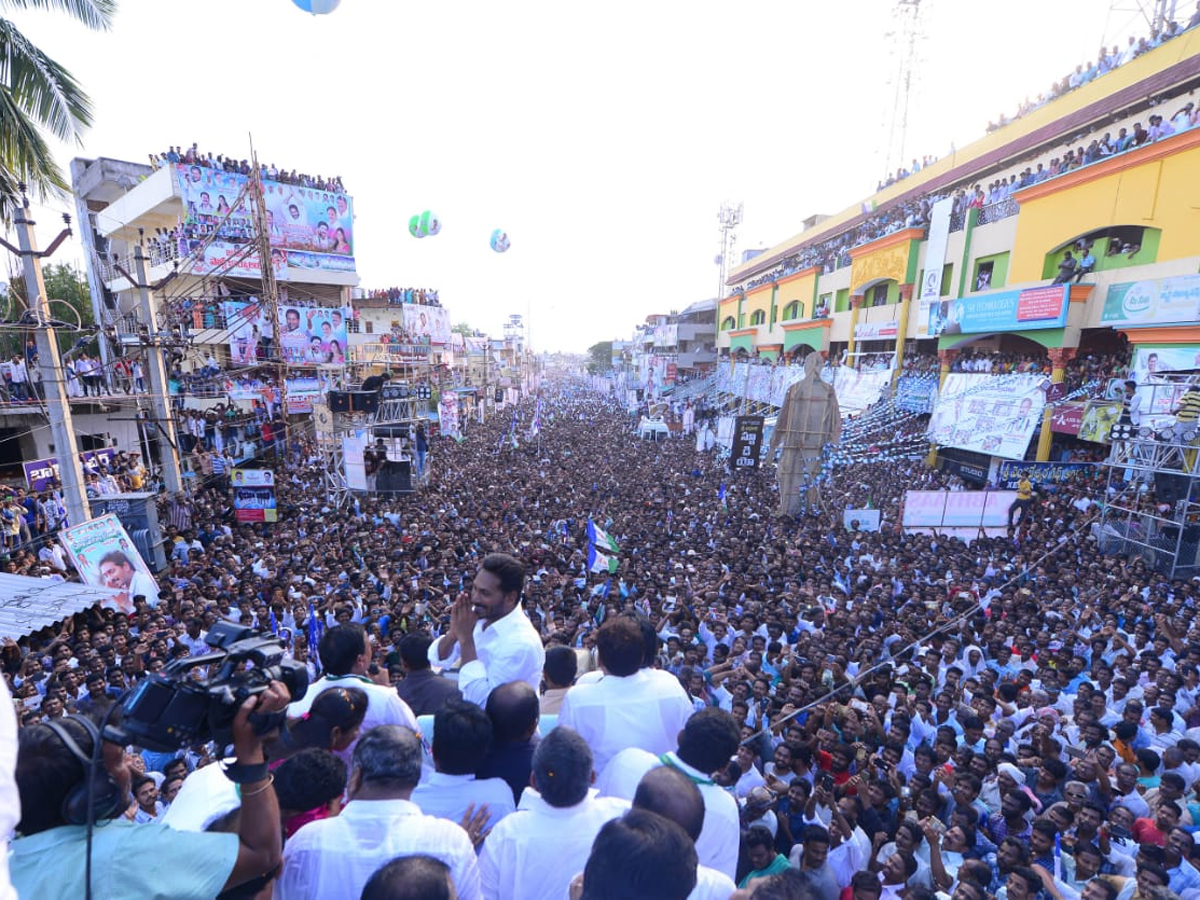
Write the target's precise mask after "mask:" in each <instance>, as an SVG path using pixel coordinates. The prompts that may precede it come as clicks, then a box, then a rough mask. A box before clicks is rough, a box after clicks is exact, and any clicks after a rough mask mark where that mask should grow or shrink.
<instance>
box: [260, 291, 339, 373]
mask: <svg viewBox="0 0 1200 900" xmlns="http://www.w3.org/2000/svg"><path fill="white" fill-rule="evenodd" d="M353 315H354V313H353V311H352V310H351V309H350V308H349V307H345V308H343V307H328V306H299V305H296V304H291V303H289V304H286V305H280V307H279V349H280V352H281V353H282V354H283V359H284V362H286V363H288V364H289V365H293V366H304V365H308V366H317V365H321V364H330V365H345V363H346V322H347V321H349V319H350V318H351V317H352V316H353Z"/></svg>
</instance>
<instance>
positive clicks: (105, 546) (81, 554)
mask: <svg viewBox="0 0 1200 900" xmlns="http://www.w3.org/2000/svg"><path fill="white" fill-rule="evenodd" d="M58 537H59V542H60V543H61V544H62V547H63V550H65V551H66V553H67V557H68V558H69V559H70V560H71V563H72V565H74V566H75V570H76V571H77V572H78V573H79V578H80V580H81V581H82V582H83V583H84V584H90V585H94V586H96V587H106V588H112V589H114V590H116V591H117V592H118V593H117V594H116V596H114V597H113V598H112V599H111V600H105V601H103V602H102V604H101V605H102V606H103V607H104V608H105V609H115V610H116V611H117V612H120V613H124V614H128V613H132V612H133V611H134V605H133V598H134V597H137V596H139V595H141V596H143V597H145V598H146V602H147V603H149V604H150V606H157V605H158V583H157V582H156V581H155V580H154V576H153V575H152V574H151V572H150V567H149V566H147V565H146V561H145V560H144V559H142V556H141V554H140V553H138V551H137V548H136V547H135V546H134V544H133V540H132V539H131V538H130V537H129V534H128V533H127V532H126V531H125V526H124V525H122V524H121V520H120V519H118V518H117V517H116V516H115V515H113V514H111V513H110V514H108V515H105V516H100V517H99V518H97V519H90V520H88V521H87V522H84V523H83V524H81V525H72V526H71V527H70V528H67V529H64V530H63V531H61V532H60V533H59V536H58Z"/></svg>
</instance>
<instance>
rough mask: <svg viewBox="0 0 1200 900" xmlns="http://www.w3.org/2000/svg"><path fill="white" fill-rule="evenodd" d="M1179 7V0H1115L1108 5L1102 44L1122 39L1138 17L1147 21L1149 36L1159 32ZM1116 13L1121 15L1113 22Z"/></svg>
mask: <svg viewBox="0 0 1200 900" xmlns="http://www.w3.org/2000/svg"><path fill="white" fill-rule="evenodd" d="M1178 7H1179V2H1178V0H1113V2H1112V3H1110V4H1109V7H1108V19H1107V20H1106V22H1105V24H1104V40H1103V41H1101V44H1102V45H1103V46H1105V47H1107V46H1108V45H1110V44H1112V43H1113V42H1114V41H1116V40H1118V39H1120V38H1121V37H1122V36H1123V34H1124V33H1125V32H1126V31H1127V29H1129V27H1130V26H1131V25H1133V23H1134V22H1136V21H1137V20H1138V19H1142V20H1143V21H1145V23H1146V27H1147V29H1148V31H1147V33H1146V36H1147V37H1149V36H1150V35H1153V34H1158V33H1159V32H1161V31H1162V30H1163V29H1164V28H1166V27H1167V25H1168V24H1169V23H1170V22H1171V21H1172V20H1174V19H1175V13H1176V11H1177V9H1178ZM1114 14H1117V16H1118V17H1119V18H1118V19H1117V21H1116V23H1114V22H1113V16H1114ZM1121 14H1129V15H1130V16H1131V18H1125V16H1124V15H1121ZM1184 15H1185V16H1186V15H1187V13H1184ZM1183 24H1186V23H1183ZM1139 30H1140V28H1139ZM1122 49H1123V48H1122Z"/></svg>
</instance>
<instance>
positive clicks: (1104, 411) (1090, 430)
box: [1078, 400, 1121, 444]
mask: <svg viewBox="0 0 1200 900" xmlns="http://www.w3.org/2000/svg"><path fill="white" fill-rule="evenodd" d="M1120 418H1121V404H1120V403H1111V402H1108V401H1105V400H1089V401H1088V402H1087V404H1086V405H1085V406H1084V409H1083V416H1082V417H1081V418H1080V420H1079V432H1078V434H1079V439H1080V440H1081V441H1091V442H1093V443H1095V444H1107V443H1108V434H1109V432H1110V431H1112V427H1113V426H1114V425H1116V424H1117V421H1118V420H1119V419H1120Z"/></svg>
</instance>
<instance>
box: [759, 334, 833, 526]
mask: <svg viewBox="0 0 1200 900" xmlns="http://www.w3.org/2000/svg"><path fill="white" fill-rule="evenodd" d="M822 363H823V360H822V359H821V354H820V353H810V354H809V355H808V356H807V357H805V359H804V378H802V379H801V380H800V381H797V382H796V383H795V384H793V385H792V386H791V387H790V388H788V390H787V394H785V395H784V398H783V407H782V408H781V409H780V410H779V419H778V421H777V422H776V424H775V433H774V434H773V435H772V436H771V452H772V453H774V452H775V450H777V449H780V448H782V450H783V453H782V455H781V456H780V458H779V469H778V471H777V473H776V478H777V479H778V481H779V510H778V513H777V514H778V515H781V516H796V515H799V514H800V512H801V510H802V507H804V506H805V505H808V504H812V505H815V504H816V502H817V499H818V498H817V491H816V486H815V480H816V477H817V475H818V474H819V473H820V471H821V450H822V448H823V447H824V446H825V445H826V444H836V443H837V442H838V439H839V438H840V437H841V434H842V416H841V413H840V412H839V410H838V402H837V395H835V394H834V392H833V387H832V386H831V385H828V384H826V383H825V382H824V381H822V380H821V365H822ZM805 482H808V484H809V489H808V496H807V497H801V495H800V488H801V486H802V485H803V484H804V483H805Z"/></svg>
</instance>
